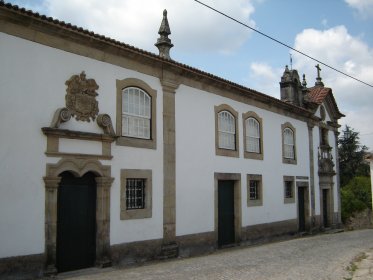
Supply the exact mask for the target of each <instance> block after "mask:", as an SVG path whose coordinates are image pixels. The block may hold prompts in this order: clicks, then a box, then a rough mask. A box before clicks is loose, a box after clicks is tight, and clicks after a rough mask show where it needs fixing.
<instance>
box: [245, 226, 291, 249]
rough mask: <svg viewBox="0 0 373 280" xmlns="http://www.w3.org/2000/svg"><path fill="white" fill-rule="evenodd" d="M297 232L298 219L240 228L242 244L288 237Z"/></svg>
mask: <svg viewBox="0 0 373 280" xmlns="http://www.w3.org/2000/svg"><path fill="white" fill-rule="evenodd" d="M297 234H298V221H297V220H286V221H280V222H274V223H267V224H260V225H254V226H247V227H243V228H242V233H241V238H242V242H241V243H242V244H244V245H254V244H260V243H266V242H273V241H278V240H285V239H290V238H292V237H294V236H295V235H297Z"/></svg>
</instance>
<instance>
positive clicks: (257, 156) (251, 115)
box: [242, 111, 264, 160]
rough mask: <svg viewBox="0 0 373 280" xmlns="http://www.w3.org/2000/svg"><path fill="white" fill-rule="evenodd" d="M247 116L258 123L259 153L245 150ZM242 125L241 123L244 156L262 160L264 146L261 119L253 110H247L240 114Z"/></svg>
mask: <svg viewBox="0 0 373 280" xmlns="http://www.w3.org/2000/svg"><path fill="white" fill-rule="evenodd" d="M248 118H254V119H255V120H256V121H257V122H258V123H259V133H260V141H259V145H260V152H259V153H253V152H248V151H247V150H246V133H247V132H246V120H247V119H248ZM242 125H243V137H244V140H243V142H244V143H243V145H244V158H248V159H257V160H263V157H264V146H263V119H262V118H261V117H259V116H258V114H257V113H255V112H253V111H249V112H246V113H243V114H242Z"/></svg>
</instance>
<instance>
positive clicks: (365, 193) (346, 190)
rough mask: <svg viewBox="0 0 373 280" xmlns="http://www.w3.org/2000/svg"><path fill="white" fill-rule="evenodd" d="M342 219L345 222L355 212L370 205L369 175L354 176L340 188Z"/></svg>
mask: <svg viewBox="0 0 373 280" xmlns="http://www.w3.org/2000/svg"><path fill="white" fill-rule="evenodd" d="M341 203H342V220H343V222H345V221H346V220H347V219H348V218H349V217H351V216H352V215H353V214H354V213H355V212H361V211H363V210H365V209H366V208H371V207H372V192H371V186H370V178H369V177H355V178H353V179H351V180H350V181H349V182H348V184H347V185H345V186H344V187H342V189H341Z"/></svg>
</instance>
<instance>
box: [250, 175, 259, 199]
mask: <svg viewBox="0 0 373 280" xmlns="http://www.w3.org/2000/svg"><path fill="white" fill-rule="evenodd" d="M259 183H260V182H259V181H258V180H250V182H249V185H250V194H249V199H250V200H258V199H259Z"/></svg>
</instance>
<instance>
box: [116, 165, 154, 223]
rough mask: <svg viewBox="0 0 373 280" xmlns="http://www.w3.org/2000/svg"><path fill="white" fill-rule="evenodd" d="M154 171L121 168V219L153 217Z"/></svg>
mask: <svg viewBox="0 0 373 280" xmlns="http://www.w3.org/2000/svg"><path fill="white" fill-rule="evenodd" d="M152 181H153V180H152V171H151V170H148V169H121V170H120V219H121V220H129V219H144V218H151V217H152Z"/></svg>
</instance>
